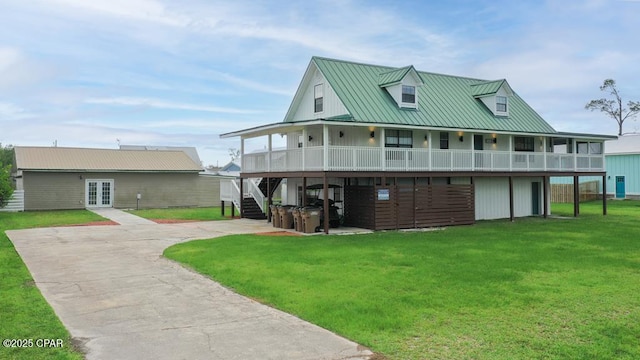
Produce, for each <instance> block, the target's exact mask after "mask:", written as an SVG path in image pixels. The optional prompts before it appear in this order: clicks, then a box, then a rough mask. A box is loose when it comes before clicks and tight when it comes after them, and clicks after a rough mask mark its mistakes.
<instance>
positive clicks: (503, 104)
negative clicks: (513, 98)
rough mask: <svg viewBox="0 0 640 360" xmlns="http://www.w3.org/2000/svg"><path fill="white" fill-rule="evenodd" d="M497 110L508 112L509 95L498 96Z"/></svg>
mask: <svg viewBox="0 0 640 360" xmlns="http://www.w3.org/2000/svg"><path fill="white" fill-rule="evenodd" d="M496 112H503V113H506V112H507V97H506V96H496Z"/></svg>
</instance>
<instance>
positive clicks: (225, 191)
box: [220, 179, 241, 210]
mask: <svg viewBox="0 0 640 360" xmlns="http://www.w3.org/2000/svg"><path fill="white" fill-rule="evenodd" d="M238 182H239V180H237V179H220V200H222V201H231V203H233V206H235V207H236V209H238V210H239V209H240V199H241V198H240V187H239V186H238Z"/></svg>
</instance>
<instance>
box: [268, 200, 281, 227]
mask: <svg viewBox="0 0 640 360" xmlns="http://www.w3.org/2000/svg"><path fill="white" fill-rule="evenodd" d="M270 208H271V224H272V225H273V227H277V228H279V227H281V226H280V213H278V206H277V205H271V206H270Z"/></svg>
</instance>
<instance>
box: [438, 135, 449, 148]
mask: <svg viewBox="0 0 640 360" xmlns="http://www.w3.org/2000/svg"><path fill="white" fill-rule="evenodd" d="M448 148H449V133H448V132H441V133H440V149H448Z"/></svg>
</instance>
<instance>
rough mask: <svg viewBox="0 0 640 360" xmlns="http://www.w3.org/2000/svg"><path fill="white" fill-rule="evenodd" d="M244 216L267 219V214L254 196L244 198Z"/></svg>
mask: <svg viewBox="0 0 640 360" xmlns="http://www.w3.org/2000/svg"><path fill="white" fill-rule="evenodd" d="M242 212H243V217H245V218H247V219H254V220H266V219H267V216H266V215H265V214H264V213H263V212H262V210H260V207H259V206H258V203H256V201H255V200H254V199H253V198H245V199H242Z"/></svg>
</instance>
